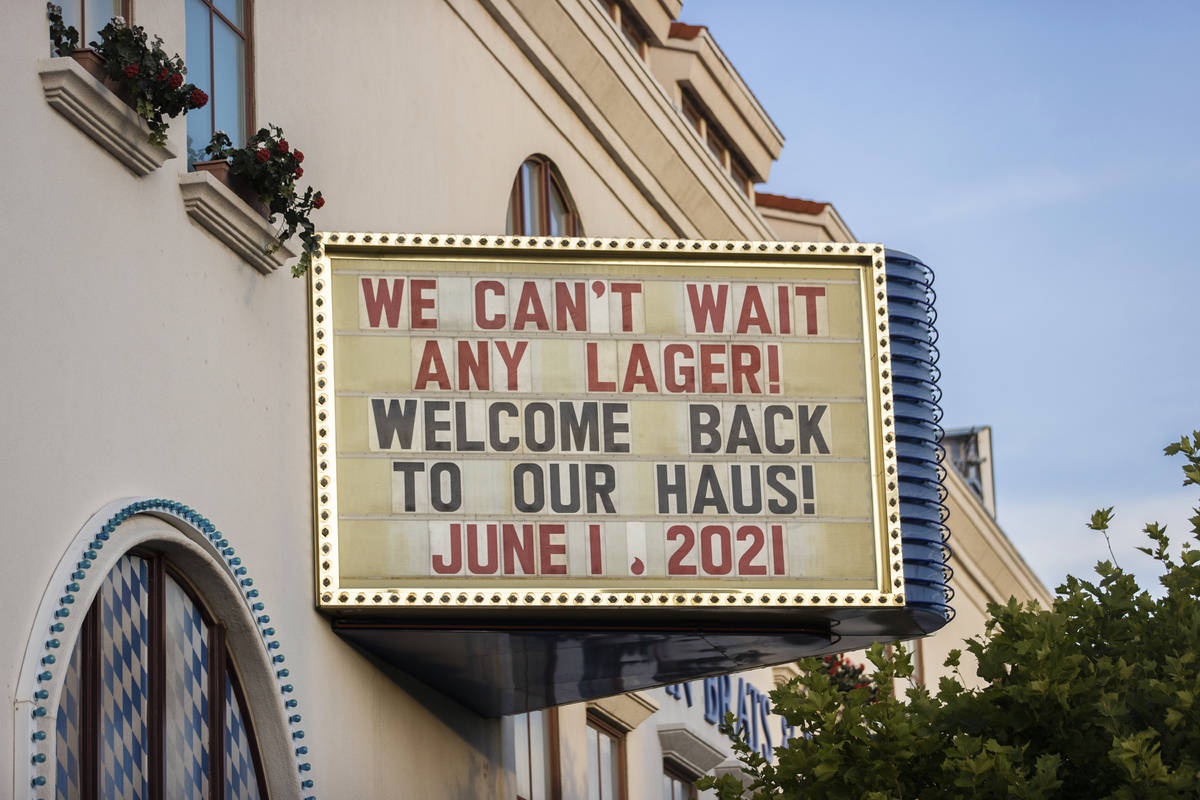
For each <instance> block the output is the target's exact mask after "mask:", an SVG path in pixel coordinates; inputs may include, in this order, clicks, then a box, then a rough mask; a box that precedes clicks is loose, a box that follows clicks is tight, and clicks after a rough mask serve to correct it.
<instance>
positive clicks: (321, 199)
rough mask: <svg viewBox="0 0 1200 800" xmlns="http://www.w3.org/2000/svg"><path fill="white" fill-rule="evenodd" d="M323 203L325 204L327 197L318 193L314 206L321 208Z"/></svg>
mask: <svg viewBox="0 0 1200 800" xmlns="http://www.w3.org/2000/svg"><path fill="white" fill-rule="evenodd" d="M323 205H325V198H324V197H321V195H317V199H316V200H313V208H320V207H321V206H323Z"/></svg>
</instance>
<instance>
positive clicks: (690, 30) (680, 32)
mask: <svg viewBox="0 0 1200 800" xmlns="http://www.w3.org/2000/svg"><path fill="white" fill-rule="evenodd" d="M702 30H706V26H704V25H688V24H687V23H686V22H672V23H671V31H670V34H669V36H670V37H671V38H672V39H695V38H696V37H697V36H699V35H700V31H702Z"/></svg>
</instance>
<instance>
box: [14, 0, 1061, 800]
mask: <svg viewBox="0 0 1200 800" xmlns="http://www.w3.org/2000/svg"><path fill="white" fill-rule="evenodd" d="M100 6H103V7H100ZM681 6H682V4H681V2H678V0H622V1H621V2H602V1H601V0H419V1H418V0H413V1H412V2H404V3H388V4H382V3H370V2H366V1H365V0H356V1H352V2H346V3H340V4H338V5H337V7H336V9H334V8H332V7H330V6H329V4H323V3H318V2H309V1H308V0H304V1H302V2H292V3H283V2H279V0H256V1H255V2H251V0H211V2H210V0H186V2H166V0H161V1H160V0H139V1H138V2H136V3H130V2H128V0H126V2H124V3H122V2H120V1H119V0H118V2H116V3H115V4H114V5H113V6H112V7H111V8H110V7H108V6H107V5H106V4H104V3H93V2H91V0H88V2H82V0H75V2H74V3H72V2H68V3H66V4H65V8H64V16H65V18H66V20H67V21H68V22H69V23H72V24H75V25H77V26H79V27H81V28H82V29H83V39H84V40H85V41H87V40H89V39H91V38H93V37H94V36H95V31H96V30H97V29H98V28H99V27H100V25H101V24H103V21H104V20H106V19H107V18H108V17H110V16H113V15H120V16H123V17H125V18H127V19H129V20H131V21H132V23H133V24H136V25H140V26H144V27H145V28H146V30H147V31H149V32H151V33H153V34H158V35H161V36H162V38H163V40H164V42H165V45H164V46H165V47H166V49H167V50H168V52H174V51H178V52H180V53H181V54H182V55H183V56H184V58H185V60H186V62H187V64H188V65H189V74H188V79H189V80H191V81H193V82H195V83H196V84H197V85H198V86H200V87H201V88H202V89H203V90H204V91H205V93H206V94H208V95H209V97H210V104H208V105H206V106H205V107H204V108H203V109H198V110H196V111H193V112H192V113H190V114H189V115H187V116H186V118H185V117H182V116H181V117H179V118H177V119H176V120H175V121H174V122H173V123H172V125H171V128H170V133H169V137H168V139H167V141H166V144H165V145H163V146H152V145H147V143H146V141H145V138H144V136H145V132H144V130H142V129H140V128H139V123H138V122H137V121H136V119H135V118H134V117H133V114H132V111H131V110H130V109H129V108H128V107H126V106H125V105H124V104H123V103H122V102H121V100H120V99H119V98H117V97H116V96H115V95H113V93H112V92H110V91H109V90H107V89H106V88H105V87H104V86H103V85H102V84H101V83H100V82H99V81H97V80H96V79H95V78H94V77H93V76H91V75H89V74H88V73H86V72H85V71H84V70H83V69H82V68H81V67H80V66H79V65H78V64H77V63H76V62H75V61H74V60H73V59H71V58H69V57H59V58H51V57H50V53H49V46H48V39H47V19H46V14H45V9H44V8H43V7H42V6H41V5H40V4H39V3H36V2H25V3H20V4H16V5H15V6H14V7H13V8H12V9H10V12H11V13H10V14H9V24H8V25H6V27H5V31H4V33H3V38H4V41H5V45H6V46H5V47H4V48H0V63H3V66H4V72H5V74H6V75H8V76H10V79H9V80H8V81H7V82H6V86H5V90H4V93H5V94H4V97H5V109H6V111H7V113H6V114H5V115H4V116H3V118H2V119H0V131H2V133H3V135H2V136H0V140H2V141H4V142H6V143H8V147H7V148H6V153H7V155H6V157H5V165H6V167H7V172H8V174H7V180H6V181H5V182H4V184H3V186H2V187H0V197H2V198H3V208H4V209H5V210H6V213H7V215H8V220H9V227H8V231H9V234H8V240H9V250H8V253H9V256H8V258H7V259H6V264H5V267H4V278H5V284H6V286H5V291H4V293H3V299H2V300H0V303H2V310H3V319H4V330H5V331H6V332H7V334H8V336H7V347H6V348H5V353H4V357H3V360H2V361H0V364H2V365H3V369H4V375H5V378H6V380H5V385H6V387H7V391H6V392H5V393H4V401H3V408H4V412H5V418H6V419H7V421H8V426H7V431H8V433H7V437H8V443H7V444H8V447H7V454H8V459H7V464H6V466H5V468H4V474H5V480H4V481H3V490H2V491H3V493H4V504H5V507H6V508H7V509H8V514H7V519H6V522H5V525H4V529H3V542H4V544H5V546H6V550H7V552H9V554H10V555H9V559H8V561H7V565H6V567H5V580H4V582H3V588H2V589H0V592H2V593H3V594H2V598H3V607H4V608H5V609H6V611H7V613H6V614H5V615H4V617H3V621H2V622H0V626H2V627H0V631H2V637H3V638H2V640H3V641H4V642H5V643H7V645H8V647H7V648H6V650H5V652H6V653H7V656H6V658H5V660H4V663H3V674H4V678H5V680H4V683H5V685H6V687H7V691H8V696H9V700H10V702H11V704H12V707H13V710H14V711H13V718H12V724H11V725H0V747H2V748H3V749H4V750H5V752H9V753H11V754H12V758H11V759H5V760H4V762H3V763H4V764H5V766H4V768H3V770H0V784H3V785H8V786H11V787H12V793H13V796H14V797H22V798H24V797H30V798H34V797H46V798H49V797H63V798H74V797H81V798H90V797H131V798H133V797H137V798H141V797H156V796H159V797H224V798H227V799H228V800H233V798H242V797H260V796H268V797H272V798H290V797H307V796H319V797H325V798H358V797H372V798H375V797H377V798H385V797H408V796H414V797H415V796H436V797H447V798H464V800H465V798H505V799H506V800H508V799H510V798H514V797H522V798H525V800H536V799H539V798H564V800H573V799H574V798H579V799H580V800H583V799H584V798H592V797H596V798H621V797H623V798H630V799H631V800H632V799H633V798H651V797H658V796H662V797H669V798H674V797H687V796H689V791H690V790H689V789H688V788H687V785H688V782H689V781H690V780H692V779H694V778H695V777H697V776H698V775H699V774H702V773H704V772H707V771H709V770H712V769H725V768H732V766H731V765H730V763H729V761H730V749H729V746H728V740H727V739H725V738H724V737H723V736H722V735H721V734H720V733H719V732H718V731H717V729H716V725H715V722H716V720H717V718H718V717H719V716H720V715H721V714H722V713H724V711H725V710H729V711H731V712H733V713H734V714H735V715H737V716H739V718H741V719H743V720H744V724H745V725H746V728H747V730H748V731H750V733H751V734H752V738H753V739H754V741H755V742H756V743H757V744H758V746H760V747H762V748H764V750H765V751H766V752H769V749H770V748H771V747H772V746H774V745H777V744H779V743H781V742H782V741H783V740H784V738H785V737H786V736H787V735H788V731H787V729H786V727H785V726H784V725H783V723H782V721H781V720H780V718H779V717H778V716H777V715H774V714H773V713H771V711H770V707H769V702H768V701H767V700H766V692H768V691H769V690H770V689H771V688H772V687H773V686H774V685H775V684H776V683H777V682H778V681H779V680H782V679H785V678H786V677H787V676H788V675H789V674H790V671H791V668H789V667H787V666H782V667H777V668H766V669H757V670H753V671H751V672H747V673H744V674H738V675H732V676H725V677H710V678H706V679H703V680H701V679H697V680H695V681H691V682H689V683H686V684H675V685H672V686H667V687H659V688H653V689H647V690H645V691H641V692H633V693H629V694H624V695H618V696H616V697H612V698H599V699H595V700H592V701H590V702H587V703H579V704H573V705H569V706H563V707H559V708H556V709H548V710H539V711H532V712H530V713H529V714H523V715H517V716H510V717H505V718H503V719H489V718H485V717H482V716H480V715H478V714H476V713H474V712H472V711H470V710H468V709H467V708H465V707H464V706H462V705H461V704H460V703H458V702H457V701H456V700H455V699H454V698H453V697H450V696H448V695H446V694H443V693H439V692H437V691H434V690H433V689H431V688H429V687H428V686H426V685H425V684H423V683H421V682H420V681H417V680H415V679H414V678H412V677H411V676H409V675H406V674H404V673H402V672H399V671H397V670H395V669H393V668H391V667H389V666H388V665H386V664H383V663H382V662H380V661H379V660H377V659H376V658H375V657H373V656H370V655H368V654H367V653H365V652H363V651H360V650H358V649H356V648H354V647H352V646H351V645H350V644H348V643H347V642H346V641H345V640H344V639H342V638H339V636H337V635H336V634H335V633H334V631H333V630H332V629H331V626H330V624H329V621H328V620H327V619H326V618H325V617H323V616H322V615H321V614H319V613H317V612H316V611H315V610H314V602H315V601H314V597H313V575H314V573H315V571H316V563H315V561H316V559H317V555H316V553H315V550H314V546H313V531H314V523H315V520H314V486H313V478H312V463H311V462H312V452H311V441H310V430H311V425H310V420H311V417H310V415H311V413H312V410H311V408H310V402H309V397H310V393H309V385H310V384H309V380H310V373H309V370H310V361H309V351H308V341H309V330H308V318H307V310H306V309H307V294H306V292H307V288H306V282H305V281H301V280H293V279H291V278H290V277H289V276H288V275H287V272H288V269H287V267H288V266H289V265H290V264H291V263H292V262H291V260H290V259H291V258H292V257H293V253H294V247H293V249H292V250H288V249H284V250H280V251H277V252H276V253H274V254H266V253H264V248H265V246H266V245H267V244H269V243H270V239H271V234H270V231H269V229H268V228H266V227H265V223H264V222H263V221H262V219H261V218H260V217H258V216H257V215H256V212H255V211H254V210H253V209H251V208H249V206H248V205H247V204H246V203H245V202H244V201H243V200H242V199H240V198H238V197H237V196H236V195H234V194H233V193H232V192H230V191H229V190H228V188H226V187H225V186H223V185H221V184H219V182H218V181H217V180H216V179H214V178H212V177H211V176H208V175H205V174H201V173H196V172H191V171H189V161H190V160H192V159H191V158H190V156H195V155H196V154H197V153H198V151H200V150H202V149H203V145H204V144H205V143H206V142H207V139H208V137H209V136H210V135H211V134H212V132H213V130H215V129H222V130H225V131H226V132H227V133H229V134H230V135H231V137H232V138H233V139H234V140H235V143H236V142H238V141H242V142H244V141H245V139H246V137H247V136H248V135H249V134H251V133H252V132H253V131H255V130H256V129H257V128H259V127H261V126H263V125H265V124H267V123H274V124H277V125H279V126H281V127H282V129H283V131H285V132H286V136H287V138H288V139H289V141H290V142H291V146H292V147H294V148H301V149H302V150H303V152H304V153H305V154H306V157H305V161H304V176H303V181H302V183H307V182H311V184H312V185H314V186H319V187H320V189H321V190H322V192H323V195H324V197H325V198H326V199H327V204H326V205H325V207H324V208H322V209H321V210H320V211H319V212H317V214H316V217H315V221H316V224H317V226H318V228H319V229H322V230H328V231H410V232H415V231H426V232H442V233H452V232H458V233H463V232H471V233H481V234H483V233H486V234H499V233H516V234H522V235H537V236H556V235H566V236H614V237H645V238H684V239H713V240H743V239H744V240H756V241H757V240H767V241H769V240H797V241H801V240H802V241H853V235H852V234H851V232H850V230H849V228H848V227H847V226H846V224H845V223H844V222H843V221H842V220H841V218H840V217H839V216H838V214H837V212H836V210H835V209H834V208H833V206H832V205H829V204H827V203H814V202H810V201H803V200H797V199H794V198H788V197H783V196H778V195H771V194H765V193H757V192H756V191H755V189H754V187H755V185H756V184H761V183H764V182H765V181H766V180H767V179H768V177H769V170H770V166H771V163H772V161H773V160H774V159H776V158H777V157H778V155H779V153H780V150H781V148H782V146H783V134H782V133H781V132H780V131H779V130H778V129H777V128H776V126H775V125H774V123H773V122H772V121H771V119H770V117H769V116H768V114H767V113H766V111H765V110H764V109H763V108H762V107H761V106H760V105H759V103H758V101H757V100H756V99H755V98H754V95H753V93H752V92H751V91H750V89H749V88H748V87H747V86H746V85H745V83H744V82H743V81H742V79H741V77H740V76H739V75H738V73H737V71H736V70H735V69H734V67H733V65H731V64H730V62H729V61H728V59H727V58H726V57H725V55H724V54H723V53H722V52H721V50H720V48H719V47H718V46H717V44H716V41H715V39H714V38H713V35H712V34H711V33H710V32H709V31H708V30H707V29H705V28H703V27H699V26H693V25H686V24H683V23H681V22H680V21H679V18H680V16H681V13H682V12H683V9H682V7H681ZM281 267H282V269H281ZM973 452H976V455H978V448H977V449H976V451H973ZM976 460H977V459H976ZM965 463H966V462H964V464H965ZM977 467H978V464H975V465H974V467H971V469H975V470H976V472H978V470H977ZM963 468H964V470H967V469H968V468H967V467H965V466H964V467H963ZM989 469H990V465H989ZM968 471H969V470H968ZM989 474H990V473H989ZM987 486H988V487H989V488H988V489H987V491H986V492H985V491H983V489H979V491H978V492H977V491H976V488H975V487H974V486H973V485H969V484H968V483H967V481H966V480H964V479H963V477H962V476H960V475H959V473H958V472H957V471H956V468H955V467H954V466H953V465H951V466H949V468H948V469H947V478H946V488H947V493H948V497H947V498H946V500H945V502H946V505H947V506H948V507H949V510H950V514H951V516H952V519H953V523H952V524H953V528H954V545H955V548H956V552H957V561H956V562H955V564H954V567H955V570H956V579H955V584H954V585H955V588H956V591H957V598H956V600H955V601H954V603H953V605H954V607H955V609H956V610H957V612H958V614H957V617H956V618H955V619H954V621H952V622H951V623H950V624H949V625H948V626H947V627H946V628H945V629H943V632H942V633H939V634H938V635H936V636H934V637H931V638H927V639H924V640H921V641H920V642H919V643H917V644H915V645H914V647H915V648H916V652H917V653H918V660H919V662H920V664H921V669H922V673H921V674H922V675H923V676H924V679H925V680H929V681H933V680H936V678H935V677H934V676H936V674H937V668H938V667H939V666H940V663H941V658H942V657H943V654H944V652H945V651H946V650H948V649H949V648H950V647H952V646H954V644H953V640H954V639H955V638H957V637H959V636H960V635H961V634H969V633H977V632H979V630H980V628H981V624H982V619H983V606H984V604H985V602H986V601H989V600H1003V599H1005V598H1007V597H1008V596H1009V595H1011V594H1015V595H1017V596H1018V597H1021V598H1035V599H1038V600H1041V601H1043V602H1046V601H1048V596H1047V593H1046V591H1045V589H1044V588H1043V587H1042V586H1041V585H1040V584H1039V583H1038V582H1037V580H1036V578H1035V577H1034V576H1033V575H1032V573H1031V572H1030V571H1029V569H1028V567H1027V566H1026V565H1025V564H1024V562H1023V561H1022V560H1021V558H1020V555H1019V554H1018V553H1017V552H1016V551H1015V550H1014V549H1013V547H1012V546H1011V544H1010V543H1009V542H1008V540H1007V539H1006V538H1005V537H1004V535H1003V533H1002V532H1001V531H1000V530H999V528H998V527H997V526H996V525H995V522H994V520H993V519H992V514H991V513H989V512H990V511H994V508H992V509H989V507H988V505H989V503H991V502H993V501H992V494H991V491H990V481H988V482H987ZM4 772H7V773H8V775H7V776H5V775H4Z"/></svg>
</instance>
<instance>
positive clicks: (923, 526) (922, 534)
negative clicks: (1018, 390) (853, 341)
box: [887, 250, 954, 620]
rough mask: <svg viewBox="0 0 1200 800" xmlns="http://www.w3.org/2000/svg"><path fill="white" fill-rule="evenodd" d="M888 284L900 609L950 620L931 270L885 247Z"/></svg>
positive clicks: (951, 596)
mask: <svg viewBox="0 0 1200 800" xmlns="http://www.w3.org/2000/svg"><path fill="white" fill-rule="evenodd" d="M887 286H888V322H889V326H890V328H891V350H892V364H893V368H892V385H893V392H894V396H895V418H896V438H897V448H896V450H897V458H898V460H899V470H900V530H901V539H902V542H903V555H904V582H905V591H906V593H907V597H906V605H908V606H910V607H913V608H919V609H923V610H926V611H931V612H934V613H937V614H940V615H942V616H943V617H944V618H945V619H947V620H949V619H951V618H952V617H953V615H954V610H953V609H952V608H951V607H950V600H951V599H952V598H953V596H954V591H953V589H952V588H951V587H950V585H949V581H950V577H951V575H952V570H951V568H950V565H949V563H948V562H949V560H950V555H951V551H950V545H949V544H948V540H949V536H950V529H949V528H947V527H946V517H947V515H948V511H947V509H946V505H945V503H944V502H943V501H944V500H945V499H946V490H945V487H944V486H943V484H942V479H943V478H944V477H945V472H944V468H943V467H942V464H941V462H942V458H943V456H944V451H943V449H942V446H941V439H942V433H943V431H942V427H941V425H940V424H939V423H940V421H941V418H942V409H941V406H940V405H939V402H940V400H941V396H942V392H941V389H940V388H939V387H938V378H939V377H940V375H941V372H940V370H939V369H938V367H937V361H938V349H937V346H936V342H937V329H936V328H935V327H934V324H935V322H936V321H937V312H936V311H935V310H934V299H935V297H936V295H935V294H934V291H933V270H931V269H930V268H929V267H927V266H926V265H925V264H923V263H921V261H919V260H918V259H916V258H914V257H913V256H910V255H908V254H907V253H902V252H899V251H896V250H888V251H887Z"/></svg>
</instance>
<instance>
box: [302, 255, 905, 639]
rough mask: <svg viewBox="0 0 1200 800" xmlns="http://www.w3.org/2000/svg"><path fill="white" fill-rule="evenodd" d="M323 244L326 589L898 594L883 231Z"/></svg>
mask: <svg viewBox="0 0 1200 800" xmlns="http://www.w3.org/2000/svg"><path fill="white" fill-rule="evenodd" d="M324 241H325V255H324V257H323V258H322V259H319V260H318V261H316V262H315V263H314V267H313V269H312V271H311V277H310V279H311V308H310V310H311V315H312V316H311V322H312V341H311V345H312V376H313V401H314V405H313V408H314V415H313V432H314V439H313V441H314V473H315V480H316V509H315V511H316V521H317V526H316V527H317V530H316V546H317V559H316V561H317V597H318V605H319V607H321V608H323V609H327V610H339V609H345V610H352V609H375V610H377V611H384V610H386V611H387V613H391V614H398V615H403V614H404V613H406V611H408V610H410V609H413V610H418V611H420V612H421V613H428V612H430V611H432V610H435V609H439V610H441V612H442V613H455V611H456V610H457V611H459V612H463V611H468V610H469V611H470V613H472V614H474V615H476V616H478V614H480V613H485V614H486V613H487V611H488V610H489V609H504V610H507V611H511V610H513V609H530V613H537V614H539V615H540V616H542V617H545V616H547V615H553V614H554V613H556V611H555V609H576V610H578V609H589V608H590V609H593V610H594V611H593V612H587V613H602V612H601V611H600V609H613V608H620V609H629V608H631V607H636V608H659V609H662V608H665V607H670V608H679V609H680V610H681V611H682V610H684V608H686V609H693V608H697V607H704V608H713V607H715V606H719V607H737V608H745V607H750V608H759V609H761V608H763V607H795V606H857V607H862V606H872V607H879V606H885V607H886V606H897V605H903V602H904V601H903V588H904V587H903V577H902V569H901V556H900V546H899V537H900V524H899V518H898V509H897V506H898V494H897V485H896V484H897V480H896V470H897V461H896V453H895V451H894V447H893V442H894V438H895V424H894V422H893V419H892V414H891V402H890V392H891V383H890V375H889V362H888V359H889V352H888V316H887V308H886V305H887V297H886V292H885V291H884V284H885V275H884V257H883V251H882V248H881V247H879V246H877V245H859V244H853V245H841V244H839V245H828V244H807V243H805V244H794V243H787V244H780V243H775V242H770V243H757V242H755V243H744V242H701V241H674V240H661V241H660V240H609V239H604V240H599V239H597V240H590V239H589V240H582V239H524V238H523V239H516V238H512V237H450V236H442V237H439V236H429V235H396V234H389V235H384V234H361V233H360V234H346V233H340V234H326V235H325V239H324Z"/></svg>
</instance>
